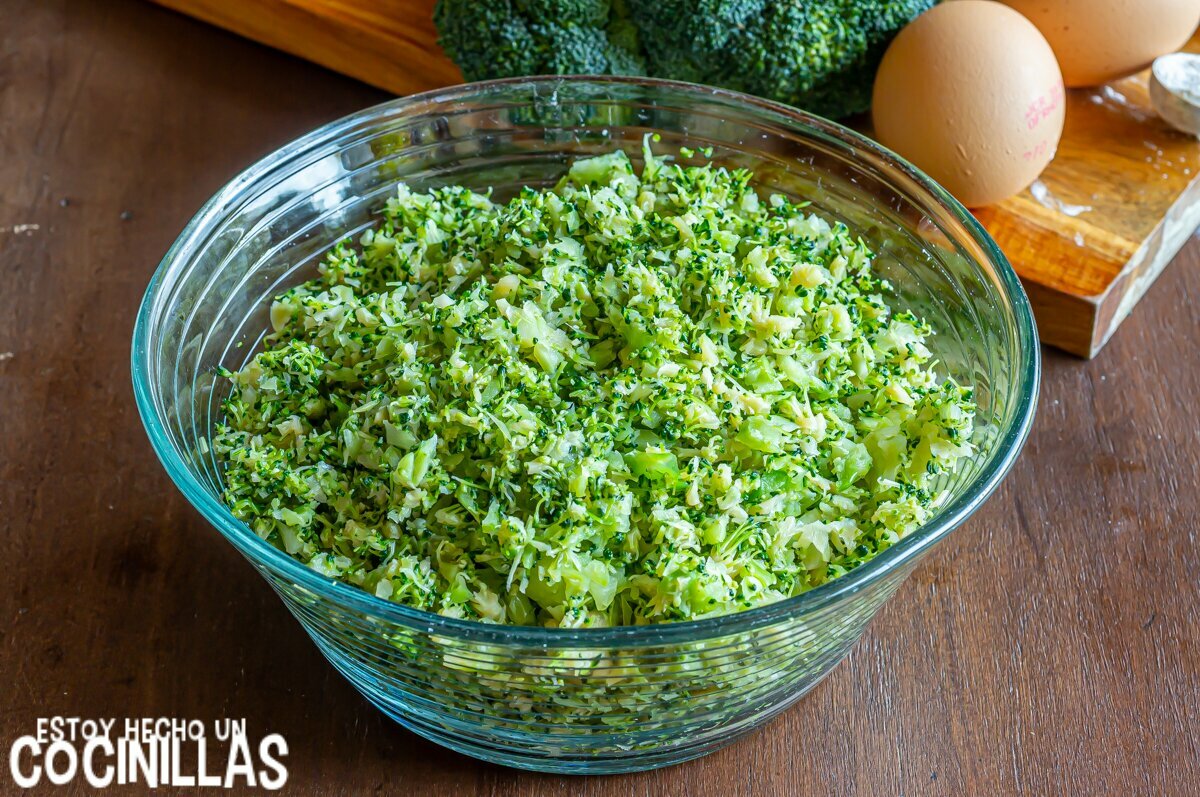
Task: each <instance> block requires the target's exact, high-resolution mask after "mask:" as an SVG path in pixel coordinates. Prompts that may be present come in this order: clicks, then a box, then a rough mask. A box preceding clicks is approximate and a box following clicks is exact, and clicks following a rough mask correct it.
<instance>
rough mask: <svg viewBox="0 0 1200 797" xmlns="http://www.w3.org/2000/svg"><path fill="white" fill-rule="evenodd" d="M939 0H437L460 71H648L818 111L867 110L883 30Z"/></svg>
mask: <svg viewBox="0 0 1200 797" xmlns="http://www.w3.org/2000/svg"><path fill="white" fill-rule="evenodd" d="M935 1H936V0H611V2H610V0H500V1H499V2H496V1H495V0H439V2H438V5H437V9H436V11H435V21H436V22H437V26H438V30H439V32H440V35H441V39H440V41H441V44H442V47H443V48H444V49H445V50H446V52H447V53H448V54H449V55H450V57H451V58H452V59H454V61H455V62H456V63H457V64H458V65H459V66H460V67H461V68H462V70H463V74H464V76H465V77H466V78H467V79H468V80H478V79H484V78H491V77H509V76H514V75H531V74H567V73H577V74H649V75H654V76H657V77H664V78H674V79H676V80H688V81H692V82H695V83H708V84H713V85H719V86H725V87H728V88H733V89H737V90H740V91H746V92H749V93H752V94H758V95H760V96H763V97H768V98H771V99H774V100H779V101H780V102H786V103H789V104H792V105H796V106H799V107H801V108H804V109H806V110H809V111H812V112H814V113H818V114H822V115H825V116H830V117H834V118H837V117H842V116H847V115H850V114H852V113H857V112H860V111H864V110H866V109H867V108H868V107H869V105H870V95H871V83H872V81H873V79H874V73H875V69H876V67H877V66H878V64H879V59H880V58H881V57H882V55H883V50H884V48H885V47H886V46H887V43H888V41H890V39H891V37H892V36H893V35H895V33H896V32H897V31H898V30H899V29H900V28H901V27H903V26H904V25H905V24H906V23H907V22H908V21H909V20H911V19H912V18H913V17H915V16H917V15H918V14H920V13H921V12H922V11H925V10H926V9H928V8H929V7H930V6H932V5H933V4H934V2H935Z"/></svg>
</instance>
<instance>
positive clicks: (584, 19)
mask: <svg viewBox="0 0 1200 797" xmlns="http://www.w3.org/2000/svg"><path fill="white" fill-rule="evenodd" d="M612 10H613V9H612V5H611V3H610V2H609V0H439V2H438V4H437V6H436V7H435V8H434V17H433V18H434V22H435V23H436V25H437V28H438V33H439V39H438V41H439V43H440V44H441V46H442V49H443V50H445V51H446V54H447V55H449V56H450V58H451V59H452V60H453V61H454V62H455V63H456V64H458V66H459V68H460V69H462V73H463V77H465V78H466V79H467V80H484V79H487V78H497V77H516V76H519V75H543V74H571V73H575V74H595V75H603V74H620V75H624V74H645V66H644V63H643V61H642V57H641V54H640V52H639V50H638V47H637V37H636V31H633V30H632V28H630V30H628V31H622V30H620V28H619V25H618V24H617V23H619V22H621V21H622V19H623V18H618V19H617V20H610V17H613V16H614V15H613V13H612ZM610 27H612V30H610Z"/></svg>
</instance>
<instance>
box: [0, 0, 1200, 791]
mask: <svg viewBox="0 0 1200 797" xmlns="http://www.w3.org/2000/svg"><path fill="white" fill-rule="evenodd" d="M382 97H383V95H382V94H381V93H379V92H375V91H372V90H369V89H367V88H365V87H363V86H362V85H361V84H358V83H355V82H353V81H350V80H348V79H345V78H341V77H338V76H335V75H333V74H330V73H328V72H325V71H323V70H321V69H319V68H316V67H314V66H311V65H309V64H305V63H303V62H302V61H299V60H296V59H292V58H289V57H287V56H284V55H281V54H279V53H277V52H272V51H270V50H267V49H265V48H261V47H258V46H256V45H254V44H251V43H250V42H247V41H245V40H241V39H238V38H236V37H234V36H232V35H229V34H226V33H223V32H220V31H218V30H216V29H213V28H210V27H207V26H204V25H200V24H198V23H196V22H193V21H191V20H188V19H186V18H184V17H182V16H179V15H176V14H171V13H167V12H165V11H162V10H161V9H157V8H155V7H153V6H150V5H147V4H143V3H135V2H128V0H110V2H105V3H96V2H93V0H41V1H40V2H37V3H22V2H18V1H17V0H0V185H2V186H4V188H3V191H2V192H0V276H2V277H3V280H4V282H3V284H4V286H5V290H3V291H0V431H2V433H0V518H2V520H0V524H2V528H3V537H2V540H3V564H4V566H3V568H0V673H3V675H4V677H5V680H6V682H7V685H8V688H6V689H5V690H3V692H2V693H0V752H3V753H7V750H8V746H9V745H10V744H11V742H12V740H13V739H15V738H16V737H17V736H19V735H22V734H26V733H29V732H30V731H31V730H32V727H33V723H34V722H35V720H36V718H38V717H42V716H47V715H54V714H61V715H68V716H93V717H95V716H101V717H127V716H178V717H196V718H201V719H205V720H208V719H213V718H217V717H223V716H231V717H239V718H246V720H247V721H248V725H249V729H250V732H251V733H252V734H262V733H267V732H280V733H283V734H285V736H286V737H287V739H288V742H289V744H290V754H289V756H288V758H287V763H288V765H289V770H290V779H289V783H288V790H287V791H286V792H284V793H287V794H296V795H338V796H339V797H340V795H346V794H364V793H367V792H373V791H378V792H380V793H399V794H421V795H426V794H428V795H464V794H481V795H537V794H582V795H595V796H596V797H607V795H624V794H647V795H650V794H654V795H662V794H691V795H697V796H699V797H704V796H705V795H719V797H729V795H736V794H763V795H797V796H798V797H799V796H803V795H829V794H832V795H864V796H865V797H878V796H879V795H892V794H896V795H914V796H919V797H924V796H925V795H930V796H932V797H939V796H940V795H950V796H952V797H958V796H960V795H988V796H989V797H991V796H992V795H1064V794H1065V795H1104V794H1120V795H1139V796H1140V795H1164V796H1166V797H1194V795H1196V794H1200V705H1198V702H1197V699H1196V698H1197V695H1198V694H1200V676H1198V673H1200V527H1198V522H1197V518H1198V517H1200V491H1198V490H1197V484H1198V483H1200V424H1197V423H1196V411H1195V397H1196V395H1197V394H1198V393H1200V346H1198V345H1197V343H1198V342H1200V340H1198V339H1200V242H1197V241H1196V240H1195V239H1193V240H1192V241H1191V242H1189V244H1188V245H1187V247H1186V248H1185V250H1184V252H1183V253H1182V254H1181V255H1180V256H1179V257H1178V258H1176V261H1175V264H1174V266H1173V267H1172V268H1170V269H1169V270H1168V271H1167V272H1166V273H1165V275H1164V276H1163V278H1162V279H1161V280H1160V282H1159V284H1158V285H1156V286H1155V287H1154V288H1153V289H1152V290H1151V291H1150V292H1149V294H1148V296H1147V298H1146V300H1145V302H1144V305H1143V307H1142V308H1141V310H1140V311H1139V312H1138V313H1136V314H1135V315H1134V316H1133V317H1132V318H1130V320H1129V321H1127V322H1126V324H1125V327H1124V329H1123V330H1122V333H1121V334H1120V335H1119V336H1117V337H1116V338H1114V339H1113V341H1112V343H1110V344H1109V346H1108V347H1107V348H1106V349H1105V351H1104V352H1103V353H1102V354H1101V356H1100V357H1098V358H1097V359H1095V360H1092V361H1090V362H1082V361H1079V360H1076V359H1074V358H1070V357H1066V356H1063V355H1060V354H1056V353H1054V352H1047V357H1046V372H1045V381H1044V385H1043V390H1042V395H1041V411H1040V414H1039V418H1038V421H1037V424H1036V426H1035V429H1034V432H1033V436H1032V439H1031V441H1030V443H1029V446H1028V448H1027V449H1026V452H1025V454H1024V456H1023V457H1022V459H1021V460H1020V462H1018V464H1017V466H1016V468H1015V469H1014V471H1013V472H1012V474H1011V476H1010V477H1009V478H1008V480H1007V481H1006V482H1005V483H1004V486H1003V487H1002V488H1001V490H1000V491H999V492H998V493H997V494H996V495H995V496H994V497H993V498H992V499H991V500H990V501H989V502H988V504H987V505H986V506H985V507H984V508H983V509H982V510H981V511H980V512H979V513H977V514H976V515H975V516H974V517H973V518H971V520H970V521H968V522H967V523H966V524H965V525H963V526H962V527H961V528H960V529H958V530H957V531H955V532H954V534H953V535H951V537H950V538H949V539H948V540H947V541H946V543H944V544H943V545H942V547H941V548H940V549H939V550H938V551H937V552H936V554H935V556H934V558H932V559H931V560H929V561H927V562H926V563H925V564H924V565H923V566H922V567H920V568H919V569H918V570H917V571H916V573H915V574H914V575H913V577H912V578H911V579H910V581H909V582H908V583H907V584H905V585H904V586H903V587H902V588H901V590H900V592H899V594H898V595H897V596H896V598H895V599H894V600H893V601H892V602H891V603H890V604H889V605H888V606H887V607H886V608H885V609H884V611H883V612H882V613H881V615H880V616H879V617H878V618H877V620H876V621H875V622H874V623H873V624H872V626H871V628H870V629H869V630H868V632H867V634H866V636H865V637H864V638H863V640H862V641H861V643H860V644H858V645H857V646H856V647H855V649H854V650H853V652H852V653H851V654H850V656H849V658H848V659H847V660H846V661H845V662H843V663H842V664H841V665H840V666H839V667H838V668H837V669H836V670H835V671H834V672H833V673H832V674H831V675H830V676H829V678H827V679H826V680H825V681H824V682H822V683H821V684H820V685H819V686H818V687H817V688H816V689H815V690H814V691H813V692H812V693H811V694H810V695H809V696H807V697H806V698H805V699H804V700H802V701H801V702H800V703H799V704H797V705H796V706H795V707H793V708H792V709H790V710H789V711H787V712H786V713H785V714H784V715H783V716H782V717H781V718H780V719H779V720H778V721H776V722H774V723H773V724H771V725H769V726H768V727H767V728H765V729H764V730H763V731H762V732H760V733H758V734H757V735H754V736H752V737H750V738H748V739H745V740H743V741H741V742H739V743H737V744H736V745H734V746H732V747H730V748H728V749H726V750H723V751H721V752H718V753H716V754H714V755H712V756H710V757H708V758H705V759H701V760H699V761H695V762H692V763H689V764H685V765H682V766H679V767H675V768H672V769H668V770H664V771H660V772H651V773H644V774H639V775H631V776H623V777H613V778H587V779H567V778H559V777H547V776H539V775H531V774H525V773H520V772H514V771H510V770H505V769H502V768H499V767H494V766H488V765H484V764H479V763H477V762H474V761H472V760H470V759H467V758H463V757H460V756H457V755H454V754H452V753H449V752H446V751H443V750H441V749H439V748H437V747H435V746H433V745H431V744H429V743H426V742H424V741H422V740H420V739H419V738H417V737H415V736H413V735H411V734H409V733H407V732H406V731H404V730H403V729H401V728H400V727H399V726H397V725H395V724H393V723H391V722H390V721H388V720H387V719H385V718H384V717H383V716H382V715H380V714H379V713H378V712H377V711H375V710H374V709H372V708H371V707H370V706H369V705H368V704H367V703H366V701H365V700H363V699H362V698H360V697H359V696H358V694H357V693H356V692H355V691H354V690H353V689H352V688H350V687H349V686H348V685H347V684H346V683H345V682H344V681H343V680H342V679H341V678H340V677H339V676H338V675H337V674H336V673H335V672H334V670H333V669H332V668H331V667H330V666H329V665H328V664H327V663H326V662H325V661H324V660H323V659H322V658H321V656H320V655H319V653H318V652H317V650H316V649H315V648H314V646H313V645H312V643H311V642H310V641H309V639H308V638H307V637H306V636H305V634H304V633H303V631H302V630H301V629H300V628H299V626H298V625H297V624H296V623H295V622H294V621H293V620H292V618H291V617H290V616H289V615H288V614H287V612H286V611H285V609H284V608H283V606H282V605H281V604H280V602H279V601H278V599H277V598H276V597H275V595H274V594H273V593H272V592H271V591H270V589H269V588H268V587H267V586H266V584H265V583H263V581H262V580H261V579H260V578H259V576H258V575H256V574H255V573H254V572H253V571H252V569H251V568H250V567H249V566H248V565H247V564H246V562H245V561H243V560H242V559H241V558H240V557H239V556H238V555H237V554H235V553H234V551H233V550H232V548H231V547H230V546H229V545H228V544H227V543H225V542H224V540H223V539H222V538H221V537H220V536H219V535H218V534H217V533H216V532H215V531H213V530H212V529H211V528H210V527H209V526H208V525H207V524H206V523H205V522H204V521H203V519H201V518H200V517H199V516H198V515H197V513H196V512H194V511H193V510H192V509H191V508H190V507H189V506H188V505H187V503H186V501H185V500H184V499H183V498H182V497H181V496H180V495H179V494H178V493H177V492H176V490H175V489H174V487H173V486H172V485H171V483H170V481H169V480H168V479H167V477H166V475H165V474H164V473H163V471H162V468H161V467H160V466H159V464H158V462H157V461H156V460H155V457H154V454H153V452H152V451H151V449H150V446H149V444H148V443H147V441H146V438H145V435H144V433H143V431H142V428H141V424H140V422H139V421H138V418H137V413H136V411H135V409H134V407H133V399H132V396H131V392H130V387H129V373H128V359H129V358H128V346H129V337H130V333H131V329H132V324H133V316H134V312H135V310H136V307H137V303H138V301H139V299H140V297H141V294H142V291H143V289H144V287H145V284H146V281H147V280H148V278H149V276H150V274H151V272H152V271H153V269H154V267H155V265H156V262H157V260H158V259H159V258H160V257H161V256H162V254H163V253H164V252H165V250H166V248H167V247H168V245H169V244H170V242H171V240H172V239H173V238H174V236H175V235H176V233H177V232H178V231H179V230H180V229H181V228H182V226H183V225H184V224H185V223H186V221H187V219H188V218H189V217H190V216H191V215H192V213H193V212H195V210H196V209H197V208H198V207H199V206H200V205H201V204H202V203H203V202H204V200H205V199H206V198H207V197H208V196H209V195H210V194H211V193H212V192H213V191H214V190H215V189H216V188H218V187H219V186H220V185H221V184H222V183H223V182H224V181H225V180H226V179H227V178H228V177H230V176H231V175H233V174H234V173H236V172H237V171H238V170H240V169H241V168H242V167H244V166H245V165H247V164H248V163H250V162H251V161H253V160H254V159H256V158H258V157H259V156H261V155H263V154H264V153H266V152H267V151H269V150H271V149H274V148H275V147H277V146H279V145H280V144H282V143H284V142H285V141H287V140H290V139H291V138H293V137H295V136H297V135H299V134H301V133H303V132H305V131H307V130H309V129H311V128H312V127H313V126H315V125H317V124H320V123H322V122H324V121H327V120H329V119H333V118H335V117H338V116H340V115H342V114H344V113H346V112H348V111H351V110H353V109H355V108H358V107H362V106H364V105H367V104H369V103H372V102H375V101H377V100H379V99H381V98H382ZM30 225H32V226H30ZM10 354H11V356H9V355H10ZM115 791H116V793H118V794H120V793H122V792H121V791H120V790H115ZM15 793H16V790H15V788H14V787H13V784H12V782H11V780H9V776H8V773H7V768H6V767H4V766H0V794H15ZM48 793H51V794H76V793H79V794H82V793H84V789H83V788H82V787H80V786H79V785H78V784H75V785H73V786H69V787H63V788H62V789H59V790H57V791H50V792H48ZM124 793H130V794H135V793H139V792H138V791H137V790H132V789H130V790H126V791H125V792H124ZM192 793H195V792H192Z"/></svg>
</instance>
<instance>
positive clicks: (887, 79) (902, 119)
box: [872, 0, 1066, 207]
mask: <svg viewBox="0 0 1200 797" xmlns="http://www.w3.org/2000/svg"><path fill="white" fill-rule="evenodd" d="M1065 105H1066V102H1065V96H1064V90H1063V82H1062V74H1061V73H1060V72H1059V69H1058V64H1057V62H1056V61H1055V59H1054V53H1053V51H1052V50H1051V49H1050V45H1049V44H1048V43H1047V42H1046V39H1045V37H1043V36H1042V34H1041V33H1040V32H1038V29H1037V28H1036V27H1034V25H1033V23H1031V22H1030V21H1029V20H1027V19H1025V17H1023V16H1021V15H1020V14H1019V13H1017V12H1016V11H1014V10H1013V9H1011V8H1009V7H1008V6H1005V5H1002V4H1001V3H997V2H992V1H991V0H956V1H955V2H950V3H945V4H942V5H938V6H934V7H933V8H932V9H930V10H929V11H927V12H925V13H924V14H922V15H921V16H920V17H917V19H916V20H914V21H913V22H912V23H910V24H909V25H908V26H907V27H906V28H904V30H902V31H901V32H900V34H899V35H898V36H896V38H895V40H893V42H892V44H891V46H890V47H889V48H888V50H887V52H886V53H885V54H884V57H883V61H882V62H881V64H880V66H879V72H878V74H877V76H876V78H875V88H874V98H873V110H872V116H873V120H874V125H875V135H876V137H877V138H878V139H879V141H880V142H881V143H882V144H883V145H884V146H886V147H889V148H891V149H893V150H895V151H896V152H898V153H899V154H900V155H902V156H904V157H905V158H907V159H908V160H910V161H912V162H913V163H914V164H916V166H917V167H919V168H920V169H922V170H923V171H925V172H926V173H927V174H929V175H930V176H931V177H933V179H935V180H937V181H938V182H939V183H941V184H942V185H943V186H945V187H946V188H947V189H948V190H949V191H950V193H951V194H953V195H954V196H955V197H957V198H958V200H959V201H960V202H962V203H963V204H965V205H967V206H969V207H979V206H982V205H989V204H992V203H995V202H999V201H1000V200H1002V199H1005V198H1007V197H1009V196H1012V195H1013V194H1015V193H1017V192H1019V191H1020V190H1022V189H1023V188H1025V187H1026V186H1028V185H1029V184H1030V183H1032V182H1033V181H1034V179H1036V178H1037V176H1038V175H1039V174H1041V171H1042V169H1044V168H1045V166H1046V164H1047V163H1049V162H1050V160H1051V159H1052V158H1053V157H1054V152H1055V150H1056V149H1057V147H1058V141H1059V138H1060V137H1061V136H1062V129H1063V112H1064V108H1065Z"/></svg>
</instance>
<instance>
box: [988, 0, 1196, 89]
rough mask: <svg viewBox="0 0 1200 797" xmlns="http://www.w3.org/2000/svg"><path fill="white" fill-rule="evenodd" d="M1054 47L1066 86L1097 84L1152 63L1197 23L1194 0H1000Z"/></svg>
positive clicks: (1174, 47)
mask: <svg viewBox="0 0 1200 797" xmlns="http://www.w3.org/2000/svg"><path fill="white" fill-rule="evenodd" d="M1001 2H1003V3H1004V4H1005V5H1010V6H1012V7H1013V8H1015V9H1016V10H1017V11H1020V12H1021V13H1022V14H1024V15H1025V16H1026V17H1027V18H1028V19H1029V21H1030V22H1032V23H1033V24H1034V25H1037V27H1038V30H1040V31H1041V32H1042V35H1043V36H1045V37H1046V40H1047V41H1048V42H1050V46H1051V47H1052V48H1054V54H1055V55H1056V56H1057V57H1058V65H1059V66H1060V67H1061V68H1062V73H1063V80H1064V81H1065V82H1066V84H1067V85H1068V86H1072V87H1074V86H1095V85H1098V84H1100V83H1105V82H1107V81H1109V80H1115V79H1116V78H1119V77H1125V76H1126V75H1131V74H1133V73H1134V72H1137V71H1138V70H1140V69H1144V68H1145V67H1147V66H1150V62H1151V61H1153V60H1154V59H1155V58H1157V57H1158V56H1160V55H1164V54H1166V53H1171V52H1175V51H1176V50H1178V49H1179V48H1180V47H1182V46H1183V45H1184V44H1185V43H1186V42H1187V40H1188V39H1190V38H1191V36H1192V33H1193V32H1195V30H1196V25H1198V24H1200V1H1198V0H1001Z"/></svg>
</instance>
